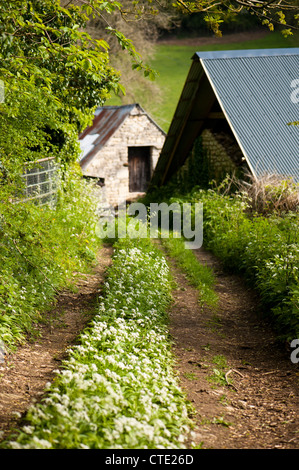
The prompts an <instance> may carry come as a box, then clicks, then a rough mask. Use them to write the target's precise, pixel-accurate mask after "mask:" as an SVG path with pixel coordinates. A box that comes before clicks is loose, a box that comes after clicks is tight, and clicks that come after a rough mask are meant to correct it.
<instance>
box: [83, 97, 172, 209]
mask: <svg viewBox="0 0 299 470" xmlns="http://www.w3.org/2000/svg"><path fill="white" fill-rule="evenodd" d="M164 140H165V133H164V131H163V130H162V129H161V128H160V127H159V126H158V125H157V124H156V123H155V122H154V121H153V119H152V118H151V117H150V116H149V115H148V114H147V113H146V112H145V111H144V110H143V109H142V108H141V106H139V104H131V105H124V106H104V107H99V108H97V110H96V113H95V117H94V120H93V123H92V125H91V126H90V127H88V128H87V129H85V130H84V131H83V132H82V134H81V135H80V136H79V142H80V146H81V149H82V155H81V159H80V166H81V169H82V173H83V175H84V176H85V177H90V178H95V179H96V180H97V182H98V184H99V185H100V186H102V197H103V202H104V203H106V204H107V205H109V206H111V207H115V206H117V205H118V204H122V203H124V202H126V201H127V202H129V201H132V200H134V199H136V198H137V197H138V196H140V195H143V194H144V193H145V192H146V190H147V186H148V183H149V181H150V179H151V177H152V174H153V171H154V169H155V166H156V163H157V161H158V158H159V154H160V151H161V149H162V147H163V144H164Z"/></svg>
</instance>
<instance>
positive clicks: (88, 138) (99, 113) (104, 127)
mask: <svg viewBox="0 0 299 470" xmlns="http://www.w3.org/2000/svg"><path fill="white" fill-rule="evenodd" d="M135 106H138V105H136V104H130V105H124V106H105V107H98V108H97V110H96V112H95V117H94V120H93V123H92V125H91V126H90V127H88V128H87V129H85V130H84V131H83V132H82V133H81V134H80V136H79V142H80V146H81V149H82V156H81V160H80V165H81V166H85V165H86V164H87V163H88V162H89V161H90V159H91V158H92V157H93V156H94V154H95V152H98V151H99V150H100V149H101V148H102V147H103V146H104V145H105V144H106V143H107V141H108V140H109V139H110V137H111V136H112V135H113V134H114V132H115V131H116V130H117V129H118V127H119V126H120V125H121V124H122V123H123V121H124V120H125V118H126V117H127V116H128V115H129V114H130V112H131V111H132V109H133V108H134V107H135Z"/></svg>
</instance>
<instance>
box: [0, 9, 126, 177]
mask: <svg viewBox="0 0 299 470" xmlns="http://www.w3.org/2000/svg"><path fill="white" fill-rule="evenodd" d="M92 3H93V4H96V3H99V2H92ZM100 3H102V2H100ZM106 3H107V2H106ZM86 6H87V5H83V6H81V7H79V6H75V5H72V2H69V5H68V7H67V8H63V7H62V6H61V5H60V2H59V1H58V0H42V1H36V0H32V1H30V2H25V1H24V0H18V1H8V2H5V5H4V4H3V3H2V5H1V6H0V39H1V52H0V78H1V80H2V81H3V83H4V88H5V100H4V102H3V103H1V104H0V160H1V164H2V167H4V168H5V171H6V174H8V175H9V176H10V178H13V177H14V175H15V174H17V173H18V172H19V171H20V167H21V165H22V163H23V162H24V161H32V160H33V161H34V160H37V159H39V158H44V157H45V156H47V155H48V154H49V153H51V155H52V156H55V157H56V158H57V159H59V160H60V161H75V160H76V158H77V156H78V152H79V147H78V143H77V138H78V132H79V131H82V130H83V128H84V127H86V126H87V124H89V123H90V122H91V119H92V116H93V111H94V107H95V106H97V105H100V104H103V103H104V101H105V100H106V98H107V97H108V96H109V92H110V91H111V90H112V89H113V90H115V91H117V82H118V79H119V77H118V74H117V73H116V72H115V71H113V70H112V69H111V68H110V67H109V63H108V60H109V57H108V53H107V49H108V45H107V43H105V42H104V41H100V40H99V41H95V40H92V39H91V37H90V36H88V35H87V34H86V33H84V32H83V31H82V28H83V27H84V26H85V24H86V21H87V19H88V18H87V16H86Z"/></svg>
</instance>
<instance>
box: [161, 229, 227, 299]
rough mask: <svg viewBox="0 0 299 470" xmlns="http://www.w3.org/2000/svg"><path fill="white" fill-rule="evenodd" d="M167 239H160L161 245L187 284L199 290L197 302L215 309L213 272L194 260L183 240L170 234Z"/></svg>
mask: <svg viewBox="0 0 299 470" xmlns="http://www.w3.org/2000/svg"><path fill="white" fill-rule="evenodd" d="M169 235H170V236H169V237H168V238H161V241H162V245H163V246H164V247H165V248H166V250H167V252H168V253H169V255H170V256H171V257H172V258H174V259H175V260H176V261H177V263H178V265H179V267H180V268H181V269H182V271H183V272H184V273H185V274H186V276H187V279H188V280H189V282H190V283H191V284H192V285H193V286H194V287H196V288H197V289H198V290H199V293H200V298H199V302H200V303H201V304H202V305H204V304H205V305H207V306H209V307H216V306H217V303H218V296H217V294H216V292H215V290H214V284H215V277H214V274H213V271H212V270H211V269H210V268H209V267H208V266H205V265H203V264H201V263H200V262H199V261H198V259H197V258H196V256H195V254H194V253H193V251H192V250H190V249H188V248H186V247H185V240H184V238H182V237H180V238H175V237H173V234H172V233H171V232H170V233H169Z"/></svg>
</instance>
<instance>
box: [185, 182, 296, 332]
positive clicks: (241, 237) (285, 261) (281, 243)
mask: <svg viewBox="0 0 299 470" xmlns="http://www.w3.org/2000/svg"><path fill="white" fill-rule="evenodd" d="M186 197H187V199H189V200H192V201H198V200H200V201H201V202H202V203H203V214H204V216H203V230H204V236H203V239H204V245H205V247H206V248H208V249H210V250H211V251H213V252H214V253H215V254H216V255H217V256H218V257H219V258H220V259H221V260H222V262H223V264H224V266H225V267H226V268H227V269H229V270H232V271H234V272H239V273H242V274H243V275H244V276H245V277H246V278H247V280H248V281H249V282H250V284H251V285H253V286H254V287H255V288H256V289H257V291H258V292H259V294H260V298H261V301H262V304H263V306H264V310H265V312H267V315H268V318H269V319H270V320H271V322H272V323H273V326H274V328H275V329H276V330H277V334H278V337H279V338H280V339H282V340H286V341H289V340H291V339H293V338H298V336H299V287H298V286H299V272H298V271H299V246H298V238H299V229H298V227H299V226H298V222H299V215H298V212H296V211H294V212H292V211H290V212H288V213H281V214H278V213H275V212H273V213H272V215H269V216H268V217H264V216H262V215H261V214H258V213H252V212H251V211H250V213H248V200H247V198H246V197H245V198H244V197H243V195H242V194H234V195H223V194H220V193H219V192H217V191H213V190H207V191H206V190H195V191H194V192H193V193H191V194H190V195H188V196H186Z"/></svg>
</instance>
